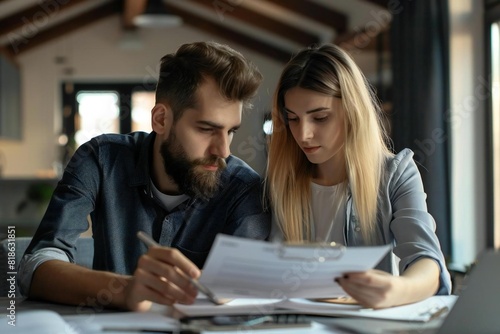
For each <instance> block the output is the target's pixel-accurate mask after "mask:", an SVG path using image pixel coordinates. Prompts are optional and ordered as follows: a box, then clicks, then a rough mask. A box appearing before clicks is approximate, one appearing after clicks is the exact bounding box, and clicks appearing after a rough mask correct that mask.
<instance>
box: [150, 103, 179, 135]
mask: <svg viewBox="0 0 500 334" xmlns="http://www.w3.org/2000/svg"><path fill="white" fill-rule="evenodd" d="M173 122H174V115H173V113H172V109H171V108H170V106H169V105H168V104H165V103H157V104H156V105H155V106H154V107H153V109H152V110H151V127H152V128H153V131H154V132H156V133H157V134H159V135H162V134H165V133H166V134H168V133H169V132H170V128H171V127H172V124H173Z"/></svg>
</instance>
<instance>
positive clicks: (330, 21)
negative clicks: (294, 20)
mask: <svg viewBox="0 0 500 334" xmlns="http://www.w3.org/2000/svg"><path fill="white" fill-rule="evenodd" d="M268 1H269V2H272V3H274V4H276V5H278V6H281V7H284V8H286V9H288V10H291V11H293V12H296V13H297V14H299V15H304V16H307V17H308V18H310V19H312V20H314V21H316V22H319V23H321V24H324V25H326V26H329V27H332V28H334V29H335V31H336V32H337V34H342V33H344V32H346V31H347V16H346V15H344V14H342V13H340V12H337V11H335V10H333V9H331V8H327V7H325V6H322V5H319V4H317V3H315V2H312V1H304V0H286V1H284V0H268Z"/></svg>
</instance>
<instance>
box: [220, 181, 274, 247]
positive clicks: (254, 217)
mask: <svg viewBox="0 0 500 334" xmlns="http://www.w3.org/2000/svg"><path fill="white" fill-rule="evenodd" d="M240 189H241V190H240V191H239V193H238V194H236V196H235V197H234V202H233V203H232V205H231V210H230V221H233V222H234V224H233V226H232V227H231V231H228V234H232V235H235V236H239V237H245V238H252V239H261V240H265V239H267V238H268V237H269V233H270V231H271V213H270V211H269V210H266V209H264V202H263V189H262V183H261V181H260V179H259V180H256V181H254V182H252V183H249V184H246V185H242V186H241V187H240Z"/></svg>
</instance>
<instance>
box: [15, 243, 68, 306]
mask: <svg viewBox="0 0 500 334" xmlns="http://www.w3.org/2000/svg"><path fill="white" fill-rule="evenodd" d="M48 260H61V261H64V262H69V259H68V256H67V255H66V253H65V252H64V251H62V250H60V249H59V248H53V247H47V248H43V249H40V250H38V251H36V252H34V253H33V254H26V255H25V256H24V257H23V259H22V260H21V263H20V264H19V268H22V269H20V270H19V276H18V278H17V280H18V284H19V288H20V292H21V295H22V296H24V297H27V296H28V293H29V291H30V287H31V280H32V278H33V273H34V272H35V270H36V269H37V268H38V267H39V266H40V265H41V264H42V263H44V262H45V261H48Z"/></svg>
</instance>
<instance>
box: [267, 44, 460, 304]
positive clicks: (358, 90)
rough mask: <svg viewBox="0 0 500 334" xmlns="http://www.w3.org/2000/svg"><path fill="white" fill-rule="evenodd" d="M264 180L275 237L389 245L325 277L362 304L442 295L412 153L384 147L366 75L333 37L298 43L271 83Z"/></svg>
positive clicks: (439, 259) (445, 277) (441, 265)
mask: <svg viewBox="0 0 500 334" xmlns="http://www.w3.org/2000/svg"><path fill="white" fill-rule="evenodd" d="M272 121H273V134H272V135H271V140H270V144H269V145H270V147H269V160H268V175H267V179H266V187H267V191H268V193H269V197H270V202H271V205H272V208H273V211H274V216H275V221H274V227H273V238H274V239H275V240H276V239H282V240H284V241H289V242H304V243H309V242H331V241H334V242H337V243H340V244H343V245H346V246H363V245H382V244H390V245H392V246H393V250H392V254H390V255H389V256H387V257H386V258H385V259H384V260H383V261H381V262H380V264H379V265H378V266H377V268H376V269H374V270H370V271H367V272H351V273H345V274H344V275H343V277H336V278H334V277H332V284H333V280H335V281H336V282H337V283H338V284H340V285H341V286H342V288H343V289H344V291H345V292H346V293H347V294H349V295H350V296H351V297H353V298H354V299H355V300H357V301H358V302H359V303H360V304H362V305H365V306H367V307H374V308H383V307H390V306H396V305H403V304H407V303H412V302H417V301H420V300H423V299H425V298H427V297H430V296H432V295H434V294H449V293H450V291H451V281H450V276H449V273H448V271H447V269H446V265H445V261H444V257H443V254H442V252H441V248H440V244H439V240H438V238H437V236H436V234H435V227H436V226H435V221H434V219H433V217H432V216H431V215H430V214H429V213H428V212H427V205H426V202H425V198H426V194H425V192H424V189H423V185H422V180H421V176H420V174H419V171H418V169H417V166H416V165H415V162H414V160H413V152H412V151H411V150H409V149H405V150H403V151H401V152H400V153H398V154H396V155H395V154H393V153H391V151H390V150H389V148H388V146H387V141H386V135H385V133H384V129H383V126H382V124H381V118H380V109H379V106H378V104H377V101H376V99H375V97H374V95H373V92H372V90H371V88H370V86H369V84H368V82H367V81H366V79H365V77H364V76H363V74H362V73H361V71H360V70H359V68H358V67H357V65H356V64H355V63H354V61H353V60H352V59H351V58H350V56H349V55H348V54H347V53H346V52H345V51H343V50H342V49H340V48H339V47H337V46H335V45H323V46H320V47H312V48H308V49H304V50H302V51H300V52H299V53H298V54H297V55H296V56H294V57H293V59H291V60H290V61H289V62H288V64H287V65H286V66H285V69H284V70H283V73H282V75H281V78H280V81H279V83H278V87H277V89H276V92H275V97H274V106H273V111H272Z"/></svg>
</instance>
